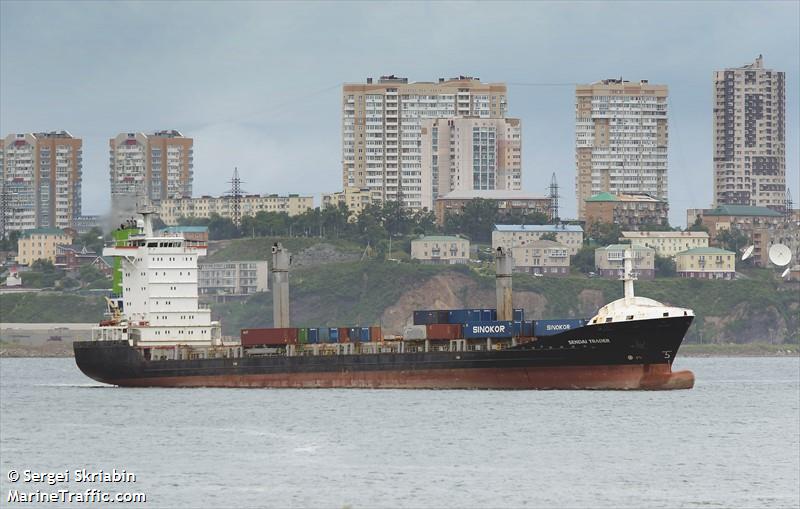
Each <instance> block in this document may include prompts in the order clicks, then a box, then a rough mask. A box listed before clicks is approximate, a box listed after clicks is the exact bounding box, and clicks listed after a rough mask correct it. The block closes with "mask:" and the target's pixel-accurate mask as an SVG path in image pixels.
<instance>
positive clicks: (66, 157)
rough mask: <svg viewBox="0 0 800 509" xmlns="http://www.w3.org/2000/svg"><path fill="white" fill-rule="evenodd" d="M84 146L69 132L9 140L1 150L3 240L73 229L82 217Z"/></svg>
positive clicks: (0, 221) (0, 234)
mask: <svg viewBox="0 0 800 509" xmlns="http://www.w3.org/2000/svg"><path fill="white" fill-rule="evenodd" d="M82 147H83V140H81V139H80V138H75V137H74V136H72V135H71V134H70V133H68V132H67V131H54V132H49V133H21V134H9V135H8V136H6V137H5V138H4V139H3V146H2V150H0V171H2V175H0V201H2V205H3V206H2V208H1V209H0V237H3V236H5V235H6V233H7V232H12V231H23V230H29V229H34V228H75V227H76V223H77V221H78V220H79V218H80V217H81V183H82V179H83V176H82V167H83V153H82Z"/></svg>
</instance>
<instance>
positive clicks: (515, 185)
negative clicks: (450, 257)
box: [421, 117, 522, 208]
mask: <svg viewBox="0 0 800 509" xmlns="http://www.w3.org/2000/svg"><path fill="white" fill-rule="evenodd" d="M521 131H522V129H521V126H520V121H519V119H517V118H473V117H467V118H448V119H445V118H440V119H435V120H425V121H423V122H422V130H421V142H422V183H423V186H422V196H423V203H428V202H431V203H432V202H435V201H436V199H437V198H438V197H440V196H444V195H446V194H448V193H450V192H451V191H491V190H496V189H502V190H509V191H519V190H520V189H521V188H522V140H521ZM425 206H427V205H425ZM429 208H430V207H429Z"/></svg>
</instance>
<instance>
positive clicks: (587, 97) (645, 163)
mask: <svg viewBox="0 0 800 509" xmlns="http://www.w3.org/2000/svg"><path fill="white" fill-rule="evenodd" d="M667 95H668V91H667V86H666V85H654V84H650V83H648V82H647V80H641V81H639V82H630V81H625V80H622V79H609V80H602V81H598V82H596V83H592V84H590V85H578V86H577V87H576V88H575V166H576V170H577V174H576V179H575V188H576V194H577V198H578V217H579V218H580V219H581V220H585V219H586V200H587V199H588V198H590V197H592V196H595V195H598V194H600V193H603V192H609V193H613V194H634V193H645V194H649V195H650V196H653V197H655V198H656V199H658V200H661V201H664V202H666V201H668V200H667V140H668V136H667Z"/></svg>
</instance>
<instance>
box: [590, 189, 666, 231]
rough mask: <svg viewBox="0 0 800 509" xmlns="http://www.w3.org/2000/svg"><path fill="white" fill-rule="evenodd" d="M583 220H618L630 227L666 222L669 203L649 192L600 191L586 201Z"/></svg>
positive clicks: (614, 222) (632, 228)
mask: <svg viewBox="0 0 800 509" xmlns="http://www.w3.org/2000/svg"><path fill="white" fill-rule="evenodd" d="M585 210H586V224H588V225H592V224H594V223H607V224H618V225H620V226H622V227H623V228H626V229H629V230H638V229H639V228H641V227H643V226H647V225H659V226H664V225H667V224H669V205H668V204H667V202H666V201H664V200H659V199H658V198H653V197H652V196H650V195H648V194H612V193H600V194H596V195H594V196H592V197H591V198H588V199H587V200H586V204H585Z"/></svg>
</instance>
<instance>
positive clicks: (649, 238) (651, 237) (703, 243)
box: [619, 231, 708, 257]
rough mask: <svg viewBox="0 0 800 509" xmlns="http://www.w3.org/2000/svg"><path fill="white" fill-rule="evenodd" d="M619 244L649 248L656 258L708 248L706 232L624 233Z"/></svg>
mask: <svg viewBox="0 0 800 509" xmlns="http://www.w3.org/2000/svg"><path fill="white" fill-rule="evenodd" d="M619 240H620V242H627V243H629V244H630V245H632V246H642V247H651V248H653V249H655V251H656V255H658V256H669V257H674V256H675V255H676V254H678V253H680V252H682V251H686V250H687V249H694V248H698V247H708V233H706V232H681V231H668V232H634V231H624V232H622V236H621V237H620V239H619Z"/></svg>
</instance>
